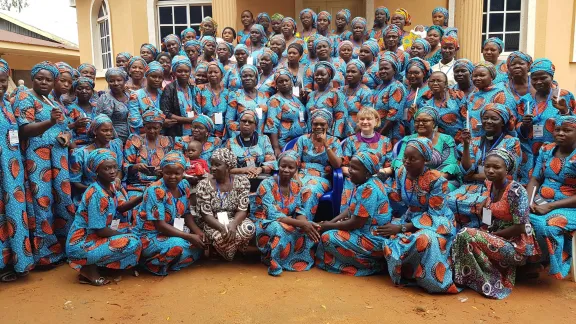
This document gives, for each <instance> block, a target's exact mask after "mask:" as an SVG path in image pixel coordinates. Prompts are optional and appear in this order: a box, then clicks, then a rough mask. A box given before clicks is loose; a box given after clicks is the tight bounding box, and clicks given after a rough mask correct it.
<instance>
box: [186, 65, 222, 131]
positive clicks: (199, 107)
mask: <svg viewBox="0 0 576 324" xmlns="http://www.w3.org/2000/svg"><path fill="white" fill-rule="evenodd" d="M223 76H224V67H223V66H222V64H219V63H216V62H210V63H208V83H206V84H201V85H196V87H195V88H194V101H193V105H194V110H196V111H198V112H200V113H201V114H203V115H206V116H208V117H210V118H212V121H213V122H214V127H213V128H212V133H211V134H210V135H213V136H216V137H220V138H224V135H225V132H226V128H225V126H224V121H225V120H224V114H225V113H226V108H227V107H228V99H229V98H228V96H229V93H230V90H229V89H227V88H225V87H224V85H223V84H222V77H223Z"/></svg>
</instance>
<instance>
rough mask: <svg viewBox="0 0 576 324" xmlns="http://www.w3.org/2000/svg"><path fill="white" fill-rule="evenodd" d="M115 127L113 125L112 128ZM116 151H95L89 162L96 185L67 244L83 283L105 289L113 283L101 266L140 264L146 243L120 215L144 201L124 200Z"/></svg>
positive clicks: (82, 205) (87, 194) (85, 199)
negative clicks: (105, 275) (119, 183)
mask: <svg viewBox="0 0 576 324" xmlns="http://www.w3.org/2000/svg"><path fill="white" fill-rule="evenodd" d="M110 128H111V126H110ZM116 160H117V159H116V156H115V154H114V153H113V152H111V151H109V150H107V149H102V148H99V149H95V150H93V151H92V152H90V154H88V158H87V160H86V168H87V169H88V170H89V172H90V173H92V174H93V177H94V178H93V179H92V180H93V182H92V184H91V185H90V186H89V187H88V189H86V192H85V193H84V194H83V195H82V202H81V203H80V205H79V206H78V210H77V211H76V216H75V217H74V222H73V223H72V227H71V228H70V233H69V234H68V238H67V241H66V254H67V255H68V259H69V261H68V262H69V264H70V266H71V267H72V268H73V269H74V270H76V271H78V272H79V275H78V280H79V281H80V283H85V284H91V285H93V286H103V285H106V284H109V283H110V281H109V280H107V279H106V278H104V277H103V276H101V275H100V272H99V270H98V267H102V268H108V269H115V270H116V269H128V268H131V267H134V266H136V265H137V264H138V259H139V258H140V252H141V251H142V244H141V243H140V239H139V238H138V236H136V235H134V234H131V233H129V230H128V231H126V230H122V229H121V228H127V227H128V224H126V223H124V224H122V223H123V222H121V219H120V216H121V213H122V212H124V211H128V210H130V209H132V208H134V207H135V206H136V204H138V203H140V200H141V199H132V200H130V201H126V200H124V196H123V195H122V194H121V193H120V189H118V188H121V187H118V186H117V185H116V184H115V183H116V176H117V172H118V171H119V165H118V163H117V161H116Z"/></svg>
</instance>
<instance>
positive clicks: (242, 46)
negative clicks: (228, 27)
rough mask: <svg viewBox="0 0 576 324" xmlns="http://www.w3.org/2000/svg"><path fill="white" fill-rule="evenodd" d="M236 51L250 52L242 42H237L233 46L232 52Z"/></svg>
mask: <svg viewBox="0 0 576 324" xmlns="http://www.w3.org/2000/svg"><path fill="white" fill-rule="evenodd" d="M238 51H244V52H246V54H247V55H248V54H250V51H248V47H247V46H246V45H244V44H238V45H236V48H234V54H236V52H238Z"/></svg>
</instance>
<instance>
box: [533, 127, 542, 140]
mask: <svg viewBox="0 0 576 324" xmlns="http://www.w3.org/2000/svg"><path fill="white" fill-rule="evenodd" d="M532 134H533V135H534V138H540V137H544V126H542V125H532Z"/></svg>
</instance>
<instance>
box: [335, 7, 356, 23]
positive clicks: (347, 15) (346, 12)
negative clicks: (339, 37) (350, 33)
mask: <svg viewBox="0 0 576 324" xmlns="http://www.w3.org/2000/svg"><path fill="white" fill-rule="evenodd" d="M339 14H342V15H343V16H344V19H345V20H346V24H349V23H350V18H351V17H352V13H350V10H348V9H341V10H340V11H338V13H337V14H336V15H339Z"/></svg>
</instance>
